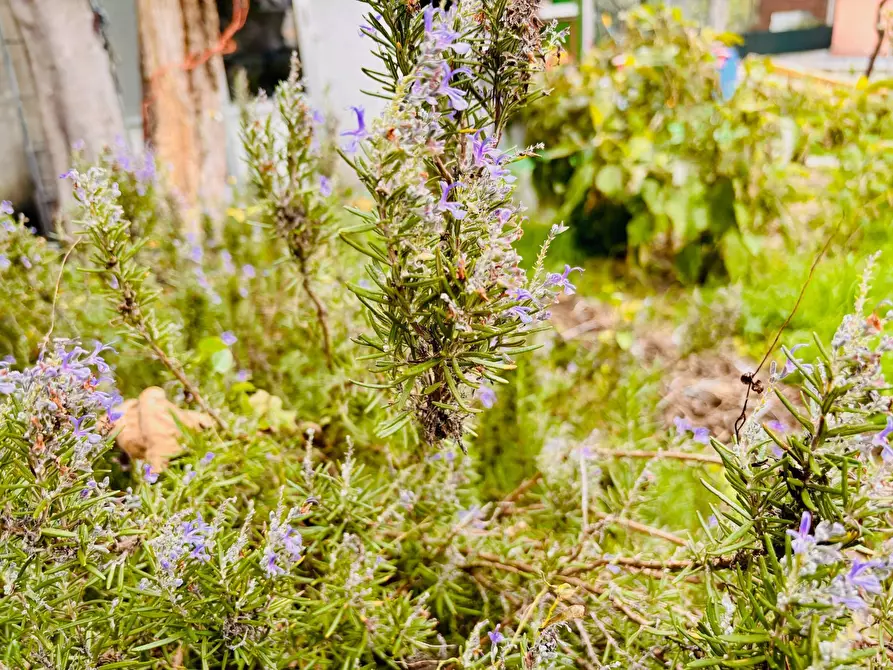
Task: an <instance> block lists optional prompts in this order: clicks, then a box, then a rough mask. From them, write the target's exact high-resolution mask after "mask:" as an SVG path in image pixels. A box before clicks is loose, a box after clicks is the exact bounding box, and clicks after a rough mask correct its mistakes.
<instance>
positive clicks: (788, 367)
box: [781, 344, 812, 377]
mask: <svg viewBox="0 0 893 670" xmlns="http://www.w3.org/2000/svg"><path fill="white" fill-rule="evenodd" d="M805 346H806V345H805V344H795V345H794V346H793V347H791V348H790V349H788V353H786V354H785V357H786V358H787V359H788V360H787V362H786V363H785V364H784V369H783V370H782V371H781V376H782V377H787V376H788V375H789V374H791V373H792V372H794V371H795V370H797V366H796V365H794V363H798V364H799V365H800V367H801V368H803V369H804V370H806V371H807V372H812V366H811V365H807V364H806V363H803V362H802V361H801V360H800V359H798V358H795V357H794V354H795V353H796V352H797V350H798V349H802V348H803V347H805Z"/></svg>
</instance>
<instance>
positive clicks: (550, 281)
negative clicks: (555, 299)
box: [546, 265, 583, 295]
mask: <svg viewBox="0 0 893 670" xmlns="http://www.w3.org/2000/svg"><path fill="white" fill-rule="evenodd" d="M571 272H583V268H572V267H571V266H570V265H565V266H564V272H562V273H561V274H558V273H557V272H552V273H550V274H549V276H548V277H546V286H550V287H551V286H557V287H559V288H562V289H564V294H565V295H573V294H574V293H576V291H577V287H576V286H574V285H573V284H571V283H570V281H568V275H570V273H571Z"/></svg>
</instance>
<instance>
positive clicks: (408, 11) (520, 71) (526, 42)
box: [341, 0, 573, 443]
mask: <svg viewBox="0 0 893 670" xmlns="http://www.w3.org/2000/svg"><path fill="white" fill-rule="evenodd" d="M368 4H369V5H370V7H371V10H372V11H371V13H370V14H369V16H368V17H367V20H368V26H366V28H365V29H364V32H365V33H366V34H367V35H368V37H369V39H372V40H374V41H375V42H376V44H377V45H378V55H379V57H380V59H381V62H382V65H383V68H384V69H383V71H382V72H370V73H369V74H370V76H371V77H372V78H373V79H374V80H375V81H377V82H379V83H380V84H381V85H382V91H383V93H382V95H386V96H388V98H389V103H388V106H387V109H386V111H385V112H384V114H383V116H382V117H381V118H380V119H376V120H374V121H372V122H370V123H369V124H368V125H367V121H366V119H365V114H364V111H363V109H362V108H359V107H357V108H355V112H356V116H357V128H356V129H354V130H350V131H348V132H346V133H343V134H344V135H345V136H346V138H347V139H348V141H347V143H346V144H345V146H344V147H343V153H344V155H345V158H346V160H347V161H348V162H349V163H350V165H351V166H352V167H353V168H354V170H355V171H356V173H357V176H358V177H359V178H360V180H361V181H362V183H363V184H364V185H365V186H366V188H367V189H368V191H369V193H370V194H371V195H372V198H373V199H374V207H373V208H372V211H371V212H360V211H355V214H357V216H359V217H360V218H361V219H362V223H360V224H358V225H355V226H353V227H351V228H348V229H346V230H343V231H342V232H341V237H342V238H343V239H344V240H345V241H346V242H348V243H349V244H351V245H352V246H354V247H355V248H357V249H358V250H360V251H361V252H362V253H363V254H365V255H366V256H368V257H369V258H370V259H371V261H370V263H369V264H368V266H367V268H366V269H367V275H368V285H367V286H364V285H353V286H351V290H352V291H353V292H354V293H355V294H356V296H357V297H358V299H359V300H360V301H361V302H362V303H363V304H364V305H365V306H366V308H367V309H368V314H369V319H370V323H371V326H372V329H373V332H372V334H369V335H361V336H360V337H359V338H358V340H357V341H358V342H359V343H361V344H362V345H364V346H365V347H368V348H369V349H370V350H371V353H370V355H369V356H368V358H369V359H370V360H373V361H374V363H373V366H372V370H373V371H374V372H377V373H379V374H381V375H384V376H385V377H386V378H387V381H386V382H384V383H383V384H377V385H375V386H377V387H383V388H390V389H394V391H395V394H396V395H397V398H396V400H395V402H394V405H395V406H396V409H397V413H396V415H395V416H393V418H391V419H390V420H389V421H388V422H386V423H385V424H383V425H382V426H381V429H380V435H381V436H383V437H385V436H388V435H390V434H393V433H395V432H397V431H399V430H400V429H402V428H403V427H404V426H406V425H407V424H408V423H409V422H410V420H411V419H412V417H413V416H415V417H417V419H418V421H419V423H420V424H421V427H422V432H423V437H424V439H425V441H426V442H428V443H437V442H439V441H441V440H443V439H446V438H449V439H452V440H455V441H458V442H460V443H461V441H462V434H463V428H464V420H465V418H466V417H467V416H468V415H470V414H473V413H475V412H478V411H480V409H479V408H477V407H475V406H474V398H473V394H474V393H475V391H476V392H477V394H478V396H479V397H480V398H481V400H482V402H485V403H486V402H489V399H491V398H492V394H493V390H492V388H490V386H491V385H498V384H504V383H506V380H505V378H504V377H503V376H502V374H503V371H505V370H511V369H512V368H513V367H514V365H515V364H514V361H513V359H512V356H514V355H516V354H519V353H523V352H525V351H529V350H530V349H531V348H532V345H529V344H528V342H527V337H528V335H529V334H530V333H531V332H533V331H535V330H536V329H537V328H538V327H539V326H540V324H541V322H542V321H543V320H545V319H546V318H547V317H548V311H547V307H548V305H549V304H550V303H551V302H552V300H553V298H554V294H555V293H556V292H557V291H561V290H564V291H567V292H572V291H573V285H572V284H570V282H569V280H568V274H569V272H570V271H571V268H568V269H567V270H566V271H565V273H564V274H563V275H562V274H558V275H546V274H545V273H544V272H543V267H542V262H543V258H544V256H545V252H546V247H544V248H543V252H542V254H541V255H540V258H539V259H538V261H537V263H536V264H535V266H534V267H533V276H532V277H528V276H527V274H526V273H525V270H524V268H523V267H522V265H521V258H520V256H519V255H518V254H517V253H516V252H515V250H514V249H513V247H512V244H513V242H515V241H516V240H517V239H518V238H519V237H520V236H521V234H522V223H523V221H524V216H523V214H522V208H521V207H519V206H518V204H517V203H515V202H514V201H513V200H512V196H513V192H514V186H513V182H514V177H513V176H512V174H511V172H510V171H509V170H508V168H507V165H508V164H509V163H511V162H512V161H513V160H515V159H516V158H518V157H519V156H521V155H526V153H527V152H505V151H503V150H501V149H500V148H499V145H500V141H501V139H502V136H503V133H504V130H505V128H506V125H507V124H508V122H509V121H510V119H511V117H512V115H513V114H514V113H515V112H516V111H517V110H518V109H520V108H521V107H523V106H524V105H525V104H527V103H528V102H529V101H530V100H532V99H534V98H535V97H537V96H538V95H540V94H541V91H539V90H538V89H537V88H536V87H535V86H534V85H533V83H532V77H533V74H534V73H535V72H536V71H537V70H538V69H540V68H541V67H542V65H543V62H544V59H545V56H546V54H548V53H549V52H550V51H552V50H553V49H554V48H555V46H556V44H557V42H558V40H559V38H560V34H559V33H557V32H556V31H555V30H554V28H549V29H547V30H545V31H544V30H543V27H542V25H541V23H540V21H539V19H538V18H537V3H535V2H530V1H529V0H488V1H485V2H480V1H478V0H465V1H463V2H457V3H453V4H452V6H451V8H450V9H449V10H443V9H438V8H436V7H435V6H433V5H432V6H428V7H426V8H424V9H420V8H419V6H418V5H417V4H416V5H414V4H412V3H405V2H398V1H396V0H387V1H378V0H376V1H372V2H369V3H368ZM560 230H561V229H560V228H559V227H556V228H555V229H554V230H553V235H552V236H554V235H555V234H557V233H558V232H560ZM366 233H368V234H369V236H366V237H363V234H366ZM550 239H551V237H550ZM546 246H547V245H546Z"/></svg>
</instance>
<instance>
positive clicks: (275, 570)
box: [263, 547, 285, 577]
mask: <svg viewBox="0 0 893 670" xmlns="http://www.w3.org/2000/svg"><path fill="white" fill-rule="evenodd" d="M276 559H277V556H276V552H275V551H273V550H272V549H270V548H269V547H267V549H266V550H265V551H264V562H263V566H264V570H265V571H266V572H267V574H268V575H269V576H270V577H276V576H278V575H284V574H285V570H284V569H283V568H282V567H281V566H279V565H277V564H276Z"/></svg>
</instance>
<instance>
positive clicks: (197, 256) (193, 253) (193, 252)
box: [189, 244, 204, 264]
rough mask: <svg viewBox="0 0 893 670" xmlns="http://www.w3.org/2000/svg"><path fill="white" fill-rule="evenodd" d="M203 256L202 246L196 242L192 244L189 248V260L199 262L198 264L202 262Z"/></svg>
mask: <svg viewBox="0 0 893 670" xmlns="http://www.w3.org/2000/svg"><path fill="white" fill-rule="evenodd" d="M203 257H204V251H203V250H202V248H201V247H200V246H198V245H197V244H196V245H194V246H193V247H192V248H191V249H190V250H189V260H191V261H192V262H193V263H199V264H200V263H201V262H202V258H203Z"/></svg>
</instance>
